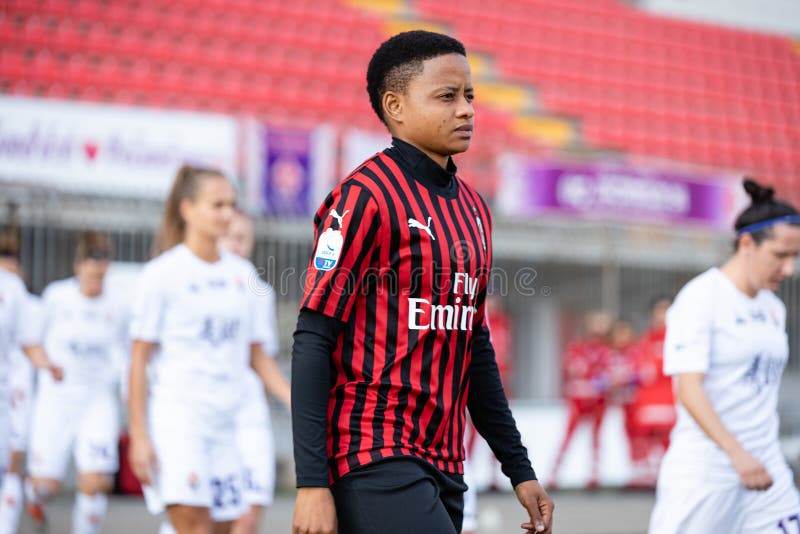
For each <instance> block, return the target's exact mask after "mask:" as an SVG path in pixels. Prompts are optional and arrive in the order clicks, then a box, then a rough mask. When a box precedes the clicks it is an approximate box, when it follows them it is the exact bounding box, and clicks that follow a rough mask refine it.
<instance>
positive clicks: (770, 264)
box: [750, 224, 800, 291]
mask: <svg viewBox="0 0 800 534" xmlns="http://www.w3.org/2000/svg"><path fill="white" fill-rule="evenodd" d="M798 257H800V227H798V226H793V225H789V224H778V225H776V226H775V227H774V228H773V237H771V238H769V239H765V240H764V241H762V242H761V244H760V245H756V246H754V247H753V249H752V253H751V260H752V261H751V262H750V264H751V266H752V269H751V273H752V276H753V280H752V281H753V283H754V284H753V285H754V286H755V287H757V288H759V289H762V288H763V289H769V290H771V291H776V290H777V289H778V288H779V287H780V285H781V283H783V281H784V280H786V279H787V278H790V277H791V276H792V275H793V274H794V272H795V268H796V265H797V258H798Z"/></svg>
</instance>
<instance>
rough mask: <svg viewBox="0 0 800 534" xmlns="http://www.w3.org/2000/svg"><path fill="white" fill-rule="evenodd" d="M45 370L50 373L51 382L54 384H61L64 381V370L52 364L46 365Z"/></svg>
mask: <svg viewBox="0 0 800 534" xmlns="http://www.w3.org/2000/svg"><path fill="white" fill-rule="evenodd" d="M46 369H47V370H48V371H49V372H50V376H52V377H53V380H55V381H56V382H61V381H62V380H63V379H64V369H63V368H62V367H61V366H59V365H56V364H54V363H49V364H47V367H46Z"/></svg>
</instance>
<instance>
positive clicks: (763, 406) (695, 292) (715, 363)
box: [661, 268, 789, 485]
mask: <svg viewBox="0 0 800 534" xmlns="http://www.w3.org/2000/svg"><path fill="white" fill-rule="evenodd" d="M788 357H789V347H788V339H787V335H786V308H785V307H784V305H783V303H782V302H781V301H780V299H778V297H777V296H775V295H774V294H773V293H772V292H770V291H766V290H761V291H759V293H758V294H757V295H756V296H755V297H753V298H751V297H749V296H747V295H746V294H744V293H742V292H741V291H740V290H739V289H738V288H737V287H736V286H735V285H734V284H733V282H732V281H731V280H730V279H729V278H728V277H727V276H726V275H725V274H723V273H722V271H720V270H719V269H717V268H712V269H709V270H708V271H706V272H705V273H703V274H701V275H700V276H698V277H696V278H695V279H693V280H692V281H691V282H689V283H688V284H687V285H686V286H685V287H684V288H683V289H682V290H681V292H680V293H679V294H678V296H677V297H676V299H675V302H674V304H673V305H672V307H671V308H670V309H669V312H668V313H667V334H666V339H665V342H664V372H665V373H666V374H668V375H677V374H680V373H704V374H705V383H704V387H705V390H706V393H707V395H708V398H709V400H710V402H711V404H712V406H713V408H714V411H715V412H716V413H717V414H718V415H719V417H720V419H721V420H722V423H723V424H724V425H725V427H726V428H727V429H728V430H729V431H730V432H731V433H732V434H733V435H734V436H735V437H736V439H737V440H738V441H739V443H740V444H741V445H742V446H743V447H744V448H745V449H747V450H748V451H750V452H751V453H752V454H754V455H755V456H756V457H759V458H760V459H761V460H762V461H765V459H766V458H767V457H768V456H770V455H771V454H773V453H774V449H775V448H776V447H777V446H778V414H777V405H778V388H779V386H780V379H781V374H782V373H783V369H784V367H785V365H786V361H787V359H788ZM677 411H678V420H677V423H676V425H675V428H674V429H673V431H672V436H671V444H670V448H669V451H668V453H667V456H666V457H665V459H664V463H665V465H664V466H662V470H661V473H662V476H666V477H670V476H671V474H674V475H675V478H676V479H677V478H680V477H682V476H683V475H684V474H685V472H686V471H691V472H693V473H694V475H695V476H696V477H701V475H702V478H705V479H706V480H707V481H709V482H714V481H716V482H718V483H720V484H722V485H729V484H730V485H734V484H738V483H739V477H738V475H737V474H736V472H735V471H734V469H733V468H732V466H731V463H730V460H729V458H728V456H727V455H726V454H725V453H724V452H723V451H722V450H721V449H720V448H719V447H718V446H717V445H716V444H715V443H714V442H713V441H712V440H711V439H710V438H709V437H708V436H707V435H706V433H705V432H703V430H702V429H701V428H700V427H699V425H698V424H697V422H696V421H695V420H694V418H692V416H691V415H690V414H689V413H688V412H687V410H686V409H685V408H684V407H683V406H681V405H680V403H678V407H677ZM706 477H707V478H706Z"/></svg>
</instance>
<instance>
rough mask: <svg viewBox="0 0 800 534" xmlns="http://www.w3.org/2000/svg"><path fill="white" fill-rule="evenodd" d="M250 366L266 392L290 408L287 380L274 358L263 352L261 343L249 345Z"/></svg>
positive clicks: (290, 392)
mask: <svg viewBox="0 0 800 534" xmlns="http://www.w3.org/2000/svg"><path fill="white" fill-rule="evenodd" d="M250 367H252V368H253V370H254V371H255V372H256V374H257V375H258V377H259V378H260V379H261V381H262V382H263V383H264V389H266V390H267V393H269V394H270V395H273V396H274V397H275V398H277V399H278V400H279V401H281V402H282V403H283V405H284V406H286V408H290V407H291V403H292V389H291V386H290V385H289V381H288V380H286V377H284V376H283V373H282V372H281V370H280V367H278V362H277V361H276V360H275V358H273V357H272V356H270V355H268V354H267V353H266V352H264V348H263V346H262V345H261V343H252V344H251V345H250Z"/></svg>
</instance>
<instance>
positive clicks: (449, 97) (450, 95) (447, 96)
mask: <svg viewBox="0 0 800 534" xmlns="http://www.w3.org/2000/svg"><path fill="white" fill-rule="evenodd" d="M454 97H455V95H454V94H453V93H444V94H442V95H439V98H441V99H442V100H453V98H454Z"/></svg>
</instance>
